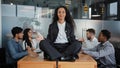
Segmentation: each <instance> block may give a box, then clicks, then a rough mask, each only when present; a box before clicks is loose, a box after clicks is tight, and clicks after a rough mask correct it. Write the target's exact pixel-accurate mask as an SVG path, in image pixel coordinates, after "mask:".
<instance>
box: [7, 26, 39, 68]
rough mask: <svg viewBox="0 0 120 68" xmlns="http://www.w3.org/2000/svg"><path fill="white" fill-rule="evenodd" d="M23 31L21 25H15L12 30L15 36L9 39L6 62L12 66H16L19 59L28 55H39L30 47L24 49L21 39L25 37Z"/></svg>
mask: <svg viewBox="0 0 120 68" xmlns="http://www.w3.org/2000/svg"><path fill="white" fill-rule="evenodd" d="M22 31H23V29H22V28H21V27H13V29H12V30H11V32H12V35H13V38H12V39H10V40H9V41H8V44H7V46H6V62H7V64H10V65H12V66H16V63H17V61H18V60H19V59H21V58H22V57H24V56H26V55H31V56H33V57H36V56H38V55H37V54H36V53H35V52H33V51H31V49H30V47H27V50H23V48H22V45H21V44H20V40H21V39H22V38H23V33H22Z"/></svg>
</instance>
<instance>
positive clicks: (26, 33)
mask: <svg viewBox="0 0 120 68" xmlns="http://www.w3.org/2000/svg"><path fill="white" fill-rule="evenodd" d="M30 30H31V29H30V28H26V29H25V30H24V31H23V34H24V35H23V41H25V43H24V44H25V47H26V46H30V47H32V43H31V41H30V40H29V36H28V32H29V31H30ZM26 43H27V45H26Z"/></svg>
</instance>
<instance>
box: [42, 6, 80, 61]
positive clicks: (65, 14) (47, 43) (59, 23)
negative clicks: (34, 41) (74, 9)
mask: <svg viewBox="0 0 120 68" xmlns="http://www.w3.org/2000/svg"><path fill="white" fill-rule="evenodd" d="M74 28H75V23H74V21H73V18H72V17H71V15H70V12H69V10H68V9H67V8H66V7H64V6H60V7H58V8H57V9H56V10H55V13H54V17H53V21H52V23H51V24H50V26H49V30H48V36H47V39H45V40H42V41H41V42H40V48H41V50H42V51H44V53H45V54H46V55H47V57H46V58H47V59H49V60H57V59H59V60H61V61H75V59H77V58H79V57H78V53H79V51H80V49H81V43H80V42H79V41H77V40H76V39H75V35H74Z"/></svg>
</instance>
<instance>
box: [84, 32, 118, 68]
mask: <svg viewBox="0 0 120 68" xmlns="http://www.w3.org/2000/svg"><path fill="white" fill-rule="evenodd" d="M110 37H111V33H110V32H109V31H108V30H102V31H101V32H100V34H99V38H98V40H99V42H100V44H99V45H98V46H97V47H95V48H93V49H91V50H88V51H87V50H84V51H83V53H85V54H88V55H91V56H92V57H93V58H94V59H96V60H97V62H98V63H100V65H99V67H100V68H115V65H116V61H115V50H114V47H113V45H112V44H111V43H110V42H109V39H110Z"/></svg>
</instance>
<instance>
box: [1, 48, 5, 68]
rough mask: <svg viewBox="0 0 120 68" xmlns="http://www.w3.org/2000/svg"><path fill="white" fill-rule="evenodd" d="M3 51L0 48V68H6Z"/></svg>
mask: <svg viewBox="0 0 120 68" xmlns="http://www.w3.org/2000/svg"><path fill="white" fill-rule="evenodd" d="M5 66H6V60H5V49H4V48H0V68H6V67H5Z"/></svg>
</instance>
